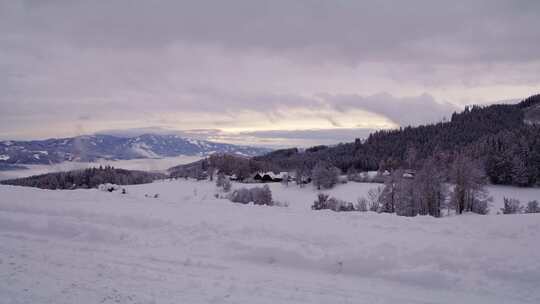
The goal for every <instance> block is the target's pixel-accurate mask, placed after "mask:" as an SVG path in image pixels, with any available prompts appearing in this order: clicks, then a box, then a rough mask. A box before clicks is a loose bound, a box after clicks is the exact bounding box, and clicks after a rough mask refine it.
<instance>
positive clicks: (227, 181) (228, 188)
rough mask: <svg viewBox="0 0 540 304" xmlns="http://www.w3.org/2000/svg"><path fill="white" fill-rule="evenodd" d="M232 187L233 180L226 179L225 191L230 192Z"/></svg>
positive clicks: (224, 183)
mask: <svg viewBox="0 0 540 304" xmlns="http://www.w3.org/2000/svg"><path fill="white" fill-rule="evenodd" d="M231 187H232V185H231V181H230V180H229V179H225V181H223V191H225V192H229V191H231Z"/></svg>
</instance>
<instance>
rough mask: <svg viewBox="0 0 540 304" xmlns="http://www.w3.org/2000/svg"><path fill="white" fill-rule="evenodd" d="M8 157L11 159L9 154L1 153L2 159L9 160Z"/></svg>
mask: <svg viewBox="0 0 540 304" xmlns="http://www.w3.org/2000/svg"><path fill="white" fill-rule="evenodd" d="M8 159H10V157H9V155H5V154H1V155H0V160H8Z"/></svg>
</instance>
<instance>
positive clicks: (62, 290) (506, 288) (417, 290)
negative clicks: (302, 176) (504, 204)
mask: <svg viewBox="0 0 540 304" xmlns="http://www.w3.org/2000/svg"><path fill="white" fill-rule="evenodd" d="M234 186H235V187H236V186H237V185H234ZM368 186H370V185H369V184H353V183H351V184H348V185H344V186H340V187H338V188H336V189H335V190H333V191H332V192H333V194H334V195H336V196H338V195H342V196H353V195H354V196H356V194H357V193H361V192H363V191H365V189H367V188H368ZM272 188H273V190H274V196H275V198H277V199H280V200H288V201H289V203H290V207H288V208H283V207H259V206H250V205H238V204H233V203H231V202H229V201H227V200H221V199H215V198H214V194H215V193H216V190H215V186H214V185H213V184H211V183H209V182H192V181H172V182H168V181H164V182H156V183H154V184H149V185H138V186H130V187H128V188H127V189H128V194H127V195H122V194H120V193H106V192H100V191H98V190H74V191H48V190H38V189H31V188H22V187H11V186H0V276H2V279H0V295H2V297H1V298H0V303H250V304H251V303H539V301H540V289H538V282H539V281H540V255H538V252H539V249H540V216H539V215H505V216H497V215H488V216H478V215H466V216H459V217H447V218H442V219H435V218H431V217H416V218H405V217H398V216H395V215H388V214H375V213H371V212H368V213H357V212H354V213H335V212H331V211H317V212H316V211H311V210H309V205H310V203H311V201H313V199H314V198H315V195H316V192H315V191H313V190H311V189H309V188H304V189H299V188H296V187H294V186H291V187H289V188H285V187H283V186H282V185H279V184H272ZM156 193H158V194H159V198H157V199H154V198H147V197H145V195H146V194H149V195H153V194H156ZM343 198H347V197H343Z"/></svg>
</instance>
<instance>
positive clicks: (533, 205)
mask: <svg viewBox="0 0 540 304" xmlns="http://www.w3.org/2000/svg"><path fill="white" fill-rule="evenodd" d="M525 213H540V207H539V206H538V201H530V202H528V203H527V208H525Z"/></svg>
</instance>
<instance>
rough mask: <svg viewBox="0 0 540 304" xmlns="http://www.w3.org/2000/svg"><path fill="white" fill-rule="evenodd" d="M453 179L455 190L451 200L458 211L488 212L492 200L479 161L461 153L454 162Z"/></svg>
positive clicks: (459, 212)
mask: <svg viewBox="0 0 540 304" xmlns="http://www.w3.org/2000/svg"><path fill="white" fill-rule="evenodd" d="M450 177H451V181H452V183H453V184H454V190H453V192H452V195H451V202H452V205H453V206H454V208H455V209H456V212H457V213H458V214H461V213H463V212H474V213H479V214H486V213H487V212H488V203H489V202H490V201H491V200H492V198H491V197H489V195H488V193H487V190H486V189H485V187H484V186H485V185H486V177H485V175H484V172H483V170H482V167H481V166H480V164H479V163H478V162H477V161H474V160H472V159H471V158H469V157H467V156H465V155H463V154H459V155H457V157H456V159H455V160H454V162H453V164H452V169H451V176H450Z"/></svg>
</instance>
